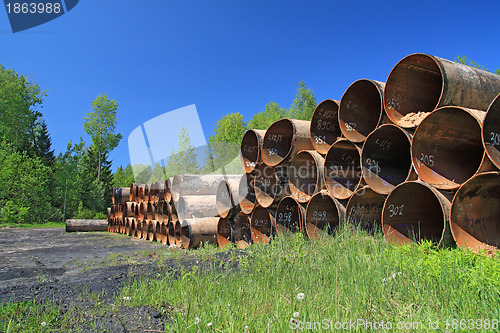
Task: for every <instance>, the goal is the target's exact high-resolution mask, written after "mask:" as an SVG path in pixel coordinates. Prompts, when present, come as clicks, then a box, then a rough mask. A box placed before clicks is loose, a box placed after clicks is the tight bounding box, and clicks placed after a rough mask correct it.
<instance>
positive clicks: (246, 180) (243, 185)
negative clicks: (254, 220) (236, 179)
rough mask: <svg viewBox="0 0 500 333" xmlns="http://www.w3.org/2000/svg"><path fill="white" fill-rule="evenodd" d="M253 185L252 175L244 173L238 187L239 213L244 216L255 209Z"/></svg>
mask: <svg viewBox="0 0 500 333" xmlns="http://www.w3.org/2000/svg"><path fill="white" fill-rule="evenodd" d="M253 185H254V175H253V174H251V173H246V174H244V175H243V176H241V180H240V184H239V186H238V199H239V202H240V208H241V211H242V212H243V213H245V214H250V213H251V212H252V210H253V208H254V207H255V191H254V188H253Z"/></svg>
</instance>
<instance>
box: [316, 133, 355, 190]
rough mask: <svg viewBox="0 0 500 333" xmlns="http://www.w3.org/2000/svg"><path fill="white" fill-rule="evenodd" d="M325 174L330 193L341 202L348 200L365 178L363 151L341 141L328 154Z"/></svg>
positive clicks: (350, 143) (348, 142)
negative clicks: (362, 160)
mask: <svg viewBox="0 0 500 333" xmlns="http://www.w3.org/2000/svg"><path fill="white" fill-rule="evenodd" d="M323 172H324V182H325V185H326V188H327V189H328V192H330V194H331V195H333V196H334V197H335V198H337V199H339V200H344V199H348V198H349V197H350V196H351V195H352V194H353V193H354V191H356V189H357V188H358V187H359V185H360V183H361V180H362V178H363V172H362V168H361V149H359V147H358V146H356V145H355V144H354V143H352V142H350V141H349V140H346V139H339V140H338V141H337V142H335V143H334V144H333V145H332V146H331V147H330V149H329V150H328V153H327V154H326V158H325V165H324V171H323Z"/></svg>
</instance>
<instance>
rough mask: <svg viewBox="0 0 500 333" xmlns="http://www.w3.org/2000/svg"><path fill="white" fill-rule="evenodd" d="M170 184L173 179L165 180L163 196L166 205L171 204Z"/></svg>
mask: <svg viewBox="0 0 500 333" xmlns="http://www.w3.org/2000/svg"><path fill="white" fill-rule="evenodd" d="M172 182H173V178H172V177H170V178H167V179H166V180H165V195H164V197H163V198H164V200H165V201H166V202H168V203H171V202H172Z"/></svg>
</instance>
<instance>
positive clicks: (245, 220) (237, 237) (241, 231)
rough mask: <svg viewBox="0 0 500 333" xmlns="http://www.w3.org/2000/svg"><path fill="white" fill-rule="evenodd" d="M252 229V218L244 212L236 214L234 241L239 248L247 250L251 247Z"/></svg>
mask: <svg viewBox="0 0 500 333" xmlns="http://www.w3.org/2000/svg"><path fill="white" fill-rule="evenodd" d="M250 228H251V221H250V217H249V216H248V215H247V214H245V213H243V212H239V213H238V214H236V216H235V217H234V225H233V241H234V243H235V244H236V245H237V246H238V248H240V249H245V248H247V247H248V246H249V245H250V242H251V241H252V233H251V230H250Z"/></svg>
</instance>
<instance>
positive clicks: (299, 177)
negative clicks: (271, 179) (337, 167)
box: [288, 150, 325, 203]
mask: <svg viewBox="0 0 500 333" xmlns="http://www.w3.org/2000/svg"><path fill="white" fill-rule="evenodd" d="M324 164H325V159H324V158H323V156H321V155H320V153H318V152H317V151H315V150H303V151H300V152H299V153H298V154H297V155H295V156H294V157H293V158H292V160H291V162H290V167H289V168H288V174H289V179H288V185H289V187H290V193H291V194H292V196H293V197H294V198H295V199H296V200H297V201H298V202H300V203H305V202H308V201H309V200H310V199H311V198H312V196H313V195H314V194H316V193H317V192H319V191H321V190H323V189H324V188H325V185H324V179H323V169H324Z"/></svg>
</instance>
